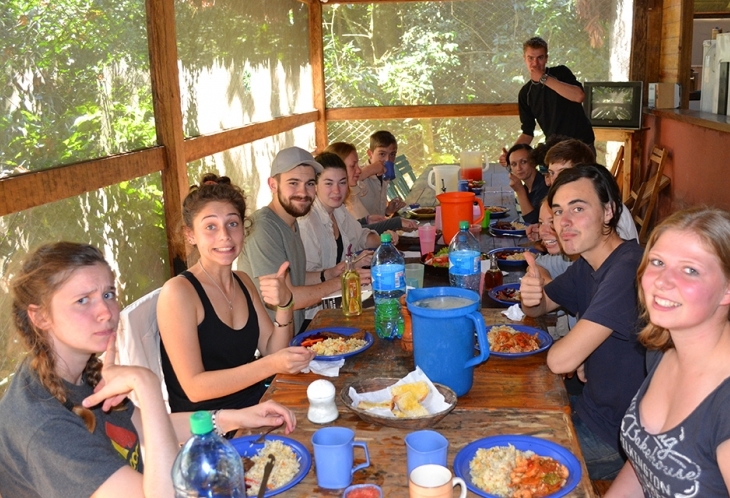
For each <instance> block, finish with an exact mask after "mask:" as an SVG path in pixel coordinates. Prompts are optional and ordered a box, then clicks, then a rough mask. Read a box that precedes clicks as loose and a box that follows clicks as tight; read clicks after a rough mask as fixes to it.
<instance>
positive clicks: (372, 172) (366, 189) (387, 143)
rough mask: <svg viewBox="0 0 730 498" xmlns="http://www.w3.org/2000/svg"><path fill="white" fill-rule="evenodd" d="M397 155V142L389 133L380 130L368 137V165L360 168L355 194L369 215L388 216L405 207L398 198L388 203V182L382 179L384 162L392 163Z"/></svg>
mask: <svg viewBox="0 0 730 498" xmlns="http://www.w3.org/2000/svg"><path fill="white" fill-rule="evenodd" d="M397 154H398V141H397V140H396V139H395V136H394V135H393V134H392V133H391V132H389V131H386V130H380V131H376V132H375V133H373V134H372V135H370V148H369V149H368V164H366V165H364V166H362V173H360V188H359V189H357V191H356V192H355V195H359V196H360V201H361V202H362V203H363V205H364V206H365V209H367V210H368V212H369V213H370V214H379V215H385V216H388V215H391V214H393V213H395V212H396V211H398V210H399V209H401V208H403V207H405V205H406V203H405V202H403V200H402V199H400V198H398V197H396V198H395V199H392V200H391V201H390V202H388V198H387V193H388V180H384V179H383V173H385V162H386V161H390V162H393V163H394V162H395V156H396V155H397ZM398 228H400V227H398Z"/></svg>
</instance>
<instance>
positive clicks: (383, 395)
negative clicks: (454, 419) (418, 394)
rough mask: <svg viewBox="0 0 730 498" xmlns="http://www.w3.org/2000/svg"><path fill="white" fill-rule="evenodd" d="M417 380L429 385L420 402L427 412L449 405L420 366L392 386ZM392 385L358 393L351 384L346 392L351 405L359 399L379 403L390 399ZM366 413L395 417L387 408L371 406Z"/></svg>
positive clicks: (358, 402) (439, 409)
mask: <svg viewBox="0 0 730 498" xmlns="http://www.w3.org/2000/svg"><path fill="white" fill-rule="evenodd" d="M419 380H422V381H424V382H426V384H428V387H429V394H428V396H426V399H425V400H423V403H422V404H423V407H424V408H425V409H426V410H428V413H439V412H442V411H444V410H446V409H447V408H448V407H449V404H448V403H447V402H446V399H445V398H444V395H443V394H441V393H440V392H439V390H438V389H436V386H434V385H433V382H431V380H430V379H429V378H428V377H427V376H426V374H425V373H423V370H421V367H419V366H416V369H415V370H414V371H413V372H410V373H409V374H408V375H406V376H405V377H403V378H402V379H400V380H399V381H398V382H396V383H395V384H393V386H399V385H401V384H407V383H409V382H418V381H419ZM393 386H389V387H386V388H385V389H381V390H380V391H370V392H366V393H358V392H357V391H355V388H354V387H352V386H351V387H350V390H349V392H348V394H349V395H350V399H351V400H352V406H353V407H357V405H358V404H360V401H372V402H375V403H379V402H381V401H388V400H390V399H391V398H392V396H391V394H390V388H391V387H393ZM368 413H372V414H374V415H380V416H381V417H393V418H394V417H395V414H394V413H393V412H392V411H390V410H389V409H387V408H373V409H370V410H368Z"/></svg>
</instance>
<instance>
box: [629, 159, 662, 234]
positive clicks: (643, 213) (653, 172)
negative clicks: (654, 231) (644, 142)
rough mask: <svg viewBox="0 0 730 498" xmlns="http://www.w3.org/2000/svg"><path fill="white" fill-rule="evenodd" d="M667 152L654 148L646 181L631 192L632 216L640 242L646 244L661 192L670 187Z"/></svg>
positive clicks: (630, 205)
mask: <svg viewBox="0 0 730 498" xmlns="http://www.w3.org/2000/svg"><path fill="white" fill-rule="evenodd" d="M666 157H667V151H666V150H665V149H663V148H661V147H654V149H653V150H652V151H651V156H650V157H649V167H648V168H647V171H646V177H648V179H647V180H646V181H643V182H641V184H640V185H639V189H638V190H636V191H634V190H633V189H632V190H631V195H630V196H629V199H628V201H627V205H628V206H629V207H630V209H631V216H632V217H633V218H634V223H636V227H637V229H638V230H639V242H641V243H644V242H645V241H646V238H647V237H648V235H649V225H650V223H651V215H652V214H653V212H654V207H655V206H656V202H657V199H658V198H659V192H661V191H662V190H664V189H665V188H667V187H668V186H669V183H670V180H669V177H667V176H665V175H664V161H665V159H666Z"/></svg>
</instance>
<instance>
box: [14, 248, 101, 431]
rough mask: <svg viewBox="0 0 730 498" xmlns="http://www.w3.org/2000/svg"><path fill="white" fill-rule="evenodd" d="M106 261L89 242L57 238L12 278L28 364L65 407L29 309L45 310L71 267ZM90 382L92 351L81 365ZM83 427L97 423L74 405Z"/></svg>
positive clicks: (96, 366) (95, 370)
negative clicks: (84, 364)
mask: <svg viewBox="0 0 730 498" xmlns="http://www.w3.org/2000/svg"><path fill="white" fill-rule="evenodd" d="M96 264H104V265H107V267H108V264H107V263H106V261H105V260H104V257H103V256H102V254H101V252H100V251H99V250H98V249H96V248H95V247H92V246H90V245H88V244H76V243H72V242H57V243H55V244H47V245H44V246H41V247H40V248H38V249H37V250H36V251H35V252H33V253H32V254H31V255H30V256H29V257H28V259H27V260H26V261H25V262H24V264H23V265H22V268H21V269H20V271H19V272H18V273H17V275H16V276H15V277H14V278H13V280H12V282H11V285H10V286H11V292H12V294H13V305H12V313H13V322H14V324H15V328H16V330H17V331H18V333H19V334H20V337H21V338H22V339H23V342H24V343H25V346H26V348H27V349H28V361H30V368H31V369H32V370H33V371H34V372H36V375H38V380H39V381H40V383H41V385H42V386H43V387H44V388H45V389H46V390H47V391H48V392H49V393H50V394H51V396H53V397H54V398H56V399H57V400H58V402H59V403H61V404H62V405H64V406H66V407H68V406H67V405H68V398H67V395H66V388H65V386H64V385H63V380H62V379H61V377H60V376H59V375H58V373H57V370H56V366H57V365H56V355H55V352H54V350H53V347H52V345H51V342H50V340H49V338H48V333H47V332H46V331H45V330H42V329H40V328H39V327H37V326H36V325H35V324H34V323H33V321H32V320H31V318H30V314H29V313H28V310H29V308H30V307H34V308H36V309H37V310H38V311H39V313H47V310H48V309H49V304H50V301H51V298H52V297H53V294H54V293H55V292H56V290H57V289H58V288H59V287H61V285H63V283H64V282H65V281H66V280H67V279H68V278H69V276H70V275H71V274H72V273H73V271H74V270H77V269H79V268H83V267H88V266H93V265H96ZM84 374H86V375H85V378H87V379H89V380H87V381H88V382H89V385H91V386H92V387H95V386H96V385H97V384H98V382H99V380H100V378H101V362H99V360H98V359H97V358H96V356H95V355H91V356H90V358H89V361H88V362H87V364H86V368H85V369H84ZM71 411H73V413H75V414H77V415H79V416H80V417H81V418H82V419H83V420H84V424H85V425H86V428H87V429H88V430H89V431H90V432H93V431H94V428H95V426H96V418H95V417H94V414H93V413H92V412H91V411H89V410H88V409H86V408H83V407H73V408H72V409H71Z"/></svg>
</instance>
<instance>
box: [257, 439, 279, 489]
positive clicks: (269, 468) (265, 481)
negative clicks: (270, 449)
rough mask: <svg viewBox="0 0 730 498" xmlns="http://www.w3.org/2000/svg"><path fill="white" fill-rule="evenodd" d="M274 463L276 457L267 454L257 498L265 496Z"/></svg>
mask: <svg viewBox="0 0 730 498" xmlns="http://www.w3.org/2000/svg"><path fill="white" fill-rule="evenodd" d="M262 436H263V434H262ZM275 461H276V457H274V455H271V454H269V461H268V462H266V465H265V466H264V477H262V478H261V486H259V494H258V498H264V495H265V494H266V484H268V482H269V476H270V475H271V471H272V470H274V462H275Z"/></svg>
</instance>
